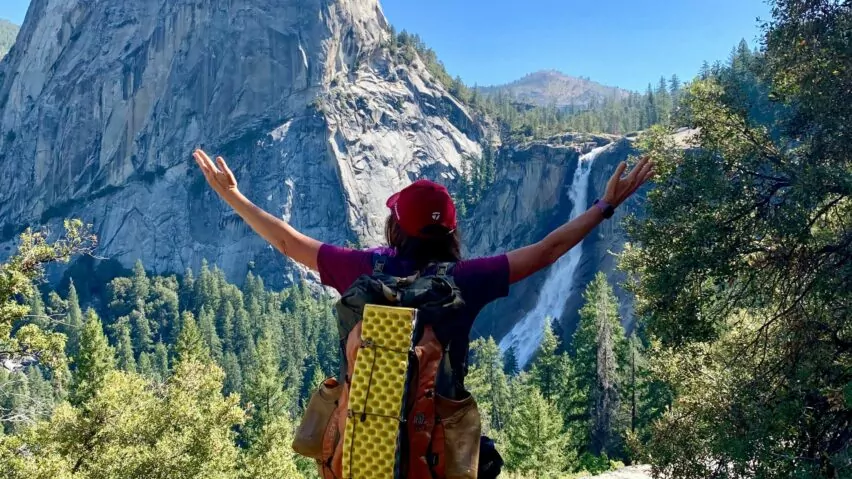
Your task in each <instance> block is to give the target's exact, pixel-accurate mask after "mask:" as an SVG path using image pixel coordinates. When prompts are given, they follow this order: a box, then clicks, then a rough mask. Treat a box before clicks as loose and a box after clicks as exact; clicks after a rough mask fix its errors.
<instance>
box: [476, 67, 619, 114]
mask: <svg viewBox="0 0 852 479" xmlns="http://www.w3.org/2000/svg"><path fill="white" fill-rule="evenodd" d="M479 91H480V92H482V93H485V94H496V93H498V92H506V93H509V94H510V95H511V96H513V97H514V98H515V99H517V100H518V101H520V102H523V103H529V104H532V105H538V106H549V105H553V104H555V105H556V106H558V107H565V106H570V105H574V106H580V107H585V106H588V105H589V103H590V102H591V101H592V99H599V100H600V99H603V98H608V97H614V96H617V97H622V98H624V97H626V96H628V95H629V94H630V92H628V91H627V90H622V89H620V88H615V87H610V86H606V85H601V84H600V83H596V82H593V81H591V80H589V79H587V78H578V77H572V76H569V75H565V74H564V73H561V72H558V71H555V70H546V71H540V72H535V73H530V74H529V75H527V76H525V77H523V78H521V79H520V80H517V81H514V82H512V83H509V84H506V85H499V86H490V87H483V88H480V89H479Z"/></svg>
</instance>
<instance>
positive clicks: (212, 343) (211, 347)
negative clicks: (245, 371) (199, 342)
mask: <svg viewBox="0 0 852 479" xmlns="http://www.w3.org/2000/svg"><path fill="white" fill-rule="evenodd" d="M214 321H215V318H214V317H213V312H212V311H210V310H209V309H207V307H206V306H202V307H201V312H200V313H199V315H198V330H199V332H201V337H202V338H204V343H205V344H206V345H207V350H208V351H210V354H211V357H212V358H213V360H214V361H216V362H217V363H218V362H221V361H222V343H221V341H220V340H219V335H218V334H217V333H216V326H215V324H214Z"/></svg>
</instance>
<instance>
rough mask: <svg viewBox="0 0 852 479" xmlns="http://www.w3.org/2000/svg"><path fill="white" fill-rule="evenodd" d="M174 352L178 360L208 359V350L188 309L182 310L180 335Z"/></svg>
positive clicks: (206, 360)
mask: <svg viewBox="0 0 852 479" xmlns="http://www.w3.org/2000/svg"><path fill="white" fill-rule="evenodd" d="M175 353H176V356H177V360H178V361H201V362H208V361H209V360H210V351H209V350H208V349H207V344H205V342H204V338H203V337H202V336H201V332H200V331H199V330H198V326H197V325H196V324H195V318H194V317H193V316H192V313H190V312H189V311H184V313H183V315H182V316H181V325H180V335H179V336H178V340H177V344H176V345H175Z"/></svg>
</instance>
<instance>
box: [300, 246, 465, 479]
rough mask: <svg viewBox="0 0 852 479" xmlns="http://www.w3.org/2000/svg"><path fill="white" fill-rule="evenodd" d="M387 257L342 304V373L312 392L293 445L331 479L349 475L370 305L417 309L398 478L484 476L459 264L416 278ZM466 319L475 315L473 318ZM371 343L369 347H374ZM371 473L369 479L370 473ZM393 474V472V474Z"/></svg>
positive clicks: (375, 262) (443, 265)
mask: <svg viewBox="0 0 852 479" xmlns="http://www.w3.org/2000/svg"><path fill="white" fill-rule="evenodd" d="M385 262H386V257H384V256H380V255H377V256H375V257H374V260H373V274H372V275H364V276H361V277H360V278H358V280H356V281H355V283H353V285H352V286H351V287H350V288H349V289H348V290H347V291H346V292H344V294H343V295H342V296H341V298H340V300H339V301H338V302H337V305H336V309H337V313H338V314H337V315H338V333H339V336H340V351H341V357H340V373H339V376H338V378H343V380H342V381H341V380H338V379H337V378H330V379H327V380H326V381H325V382H324V383H323V384H322V385H321V386H320V388H319V390H317V391H316V392H315V393H314V395H313V396H312V397H311V399H310V401H309V404H308V407H307V409H306V411H305V414H304V416H303V419H302V422H301V424H300V425H299V428H298V430H297V432H296V438H295V440H294V443H293V448H294V449H295V450H296V452H297V453H299V454H302V455H304V456H307V457H311V458H313V459H315V460H316V461H317V463H318V466H319V468H320V472H321V477H322V478H323V479H362V478H357V477H355V478H350V477H344V476H343V466H342V463H343V454H344V453H345V451H344V447H345V446H344V444H343V443H344V441H343V431H344V430H345V425H346V419H347V417H349V416H350V415H351V414H353V412H352V411H350V410H349V408H348V399H349V386H350V378H351V375H352V371H353V367H354V362H355V359H356V358H357V354H358V351H359V349H361V348H363V347H365V345H364V343H362V341H361V320H362V317H363V312H364V308H365V307H366V306H367V305H378V306H396V307H402V308H412V309H416V310H417V314H416V318H417V319H416V321H415V326H414V333H413V337H412V341H411V347H410V349H409V353H408V354H409V371H408V374H407V378H406V386H405V399H404V406H403V413H402V414H401V416H402V417H400V418H399V421H400V433H399V441H398V444H397V449H396V473H395V479H398V478H399V479H401V478H406V479H443V478H447V479H450V478H452V479H455V478H459V479H476V478H477V471H478V467H479V463H480V457H479V452H480V441H481V434H480V432H481V424H480V416H479V411H478V408H477V405H476V402H475V401H474V399H473V397H472V396H471V395H470V393H468V392H467V391H466V390H465V389H464V376H465V375H466V373H467V354H468V347H469V334H470V327H471V325H470V324H468V323H465V322H463V321H462V320H461V319H460V313H461V312H462V311H463V309H464V307H465V303H464V300H463V299H462V297H461V292H460V291H459V288H458V287H457V286H456V284H455V282H454V281H453V278H452V272H453V269H454V266H455V265H454V264H453V263H440V264H432V265H429V266H427V267H426V268H425V269H423V270H421V271H419V272H417V273H415V274H414V275H413V276H411V277H407V278H400V277H395V276H391V275H387V274H385V273H384V265H385ZM466 321H470V320H469V319H466ZM366 347H369V345H368V346H366ZM363 479H366V478H363ZM388 479H389V478H388Z"/></svg>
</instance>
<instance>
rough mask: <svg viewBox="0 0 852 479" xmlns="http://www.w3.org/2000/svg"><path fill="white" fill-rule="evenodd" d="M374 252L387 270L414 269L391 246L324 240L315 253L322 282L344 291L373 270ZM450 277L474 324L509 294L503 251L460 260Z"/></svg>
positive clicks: (404, 271)
mask: <svg viewBox="0 0 852 479" xmlns="http://www.w3.org/2000/svg"><path fill="white" fill-rule="evenodd" d="M375 253H380V254H383V255H385V256H388V259H387V262H386V263H385V266H384V272H385V273H386V274H389V275H392V276H410V275H411V274H413V273H414V272H415V267H414V265H413V263H412V262H410V261H406V260H405V259H402V258H398V257H396V256H395V255H394V251H393V250H392V249H390V248H373V249H370V250H366V251H361V250H354V249H349V248H340V247H337V246H332V245H327V244H324V245H322V246H321V247H320V250H319V255H318V257H317V262H318V266H319V273H320V280H321V281H322V284H324V285H326V286H330V287H332V288H334V289H336V290H337V291H338V292H339V293H341V294H343V292H344V291H346V290H347V289H349V287H350V286H352V284H353V283H354V282H355V280H357V279H358V278H359V277H360V276H361V275H364V274H372V273H373V254H375ZM453 280H454V281H455V283H456V286H458V288H459V290H460V291H461V295H462V298H463V299H464V301H465V303H466V304H467V307H466V308H465V309H466V311H464V313H463V315H464V316H465V318H464V319H466V320H467V321H468V322H469V324H473V321H474V320H475V319H476V315H477V314H479V312H480V311H481V310H482V308H484V307H485V306H486V305H487V304H488V303H490V302H492V301H494V300H495V299H498V298H502V297H505V296H507V295H508V294H509V258H508V257H507V256H506V255H504V254H503V255H499V256H491V257H486V258H477V259H472V260H463V261H460V262H458V263H456V267H455V269H454V270H453Z"/></svg>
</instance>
